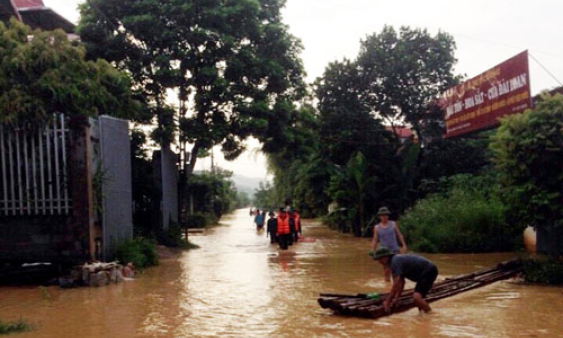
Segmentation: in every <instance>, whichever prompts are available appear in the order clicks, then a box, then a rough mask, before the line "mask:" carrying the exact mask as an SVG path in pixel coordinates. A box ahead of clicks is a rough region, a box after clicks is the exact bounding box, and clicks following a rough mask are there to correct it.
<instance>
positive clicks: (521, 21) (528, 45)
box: [44, 0, 563, 178]
mask: <svg viewBox="0 0 563 338" xmlns="http://www.w3.org/2000/svg"><path fill="white" fill-rule="evenodd" d="M44 2H45V4H46V6H47V7H50V8H52V9H54V10H55V11H57V12H58V13H59V14H61V15H63V16H64V17H66V18H68V19H69V20H70V21H73V22H77V21H78V17H79V14H78V10H77V9H76V7H77V5H78V4H79V3H81V2H83V0H44ZM562 13H563V1H561V0H536V1H530V0H495V1H491V0H472V1H452V0H449V1H448V0H426V1H417V0H409V1H406V0H403V1H399V0H385V1H381V0H287V5H286V8H285V10H284V12H283V14H284V21H285V23H286V24H287V25H289V28H290V31H291V33H292V34H294V35H295V36H297V37H298V38H300V39H301V41H302V42H303V46H304V47H305V50H304V51H303V54H302V58H303V61H304V64H305V69H306V71H307V80H308V81H310V82H311V81H313V80H314V79H315V78H316V77H318V76H321V75H322V72H323V70H324V68H325V67H326V65H327V64H328V63H329V62H331V61H334V60H341V59H342V58H343V57H347V58H350V59H353V58H355V56H356V55H357V53H358V51H359V46H360V44H359V43H360V40H361V39H363V38H364V37H365V36H366V35H368V34H371V33H374V32H380V31H381V29H382V28H383V26H384V25H386V24H387V25H392V26H394V27H396V28H399V27H400V26H410V27H419V28H427V29H428V30H429V32H430V33H432V34H434V33H436V32H438V31H439V30H442V31H445V32H447V33H449V34H451V35H453V36H454V38H455V41H456V43H457V51H456V58H457V59H458V63H457V66H456V72H457V73H459V74H465V75H466V76H467V77H468V78H471V77H474V76H476V75H478V74H480V73H482V72H483V71H485V70H487V69H489V68H492V67H494V66H495V65H497V64H499V63H501V62H502V61H504V60H506V59H508V58H510V57H512V56H514V55H516V54H518V53H519V52H521V51H523V50H526V49H527V50H528V51H529V53H530V55H531V57H530V60H529V62H530V82H531V86H532V94H536V93H539V92H540V91H542V90H544V89H550V88H553V87H556V86H558V85H559V84H558V82H557V81H556V80H555V79H554V78H553V77H555V78H556V79H558V81H560V82H563V23H562V22H561V15H562ZM535 59H536V60H537V61H539V62H540V63H541V64H542V65H543V67H545V68H546V69H547V70H548V71H549V72H550V73H551V74H552V75H553V77H552V76H550V75H549V74H548V72H547V71H545V70H544V69H543V68H542V67H541V66H540V65H539V64H538V62H537V61H536V60H535ZM258 148H259V144H258V143H257V142H249V149H258ZM217 157H220V154H219V152H216V158H217ZM218 161H219V163H220V165H221V166H222V167H224V168H227V169H229V170H233V171H235V172H236V173H238V174H241V175H245V176H251V177H259V178H263V177H266V168H265V165H264V158H263V156H261V155H260V154H257V152H256V151H253V152H247V153H244V154H243V155H241V156H240V157H239V159H237V160H236V161H234V162H226V161H224V160H222V159H221V158H219V159H218ZM203 167H206V168H208V167H209V160H207V161H201V163H200V165H199V166H198V168H199V169H201V168H203Z"/></svg>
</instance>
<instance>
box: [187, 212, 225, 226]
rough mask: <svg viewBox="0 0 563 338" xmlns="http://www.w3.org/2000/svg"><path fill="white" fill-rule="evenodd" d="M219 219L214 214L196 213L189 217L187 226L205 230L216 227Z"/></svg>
mask: <svg viewBox="0 0 563 338" xmlns="http://www.w3.org/2000/svg"><path fill="white" fill-rule="evenodd" d="M218 221H219V220H218V218H217V216H216V215H215V214H214V213H210V212H196V213H193V214H191V215H188V220H187V222H186V223H187V224H188V227H190V228H205V227H208V226H210V225H215V224H217V222H218Z"/></svg>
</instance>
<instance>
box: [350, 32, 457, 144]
mask: <svg viewBox="0 0 563 338" xmlns="http://www.w3.org/2000/svg"><path fill="white" fill-rule="evenodd" d="M455 47H456V46H455V42H454V40H453V37H452V36H450V35H449V34H447V33H444V32H439V33H438V34H436V35H435V36H431V35H430V34H429V33H428V31H426V30H422V29H412V28H409V27H401V28H400V30H399V31H398V32H397V31H395V29H394V28H393V27H390V26H385V27H384V28H383V30H382V32H381V33H379V34H377V33H374V34H372V35H368V36H367V37H366V39H365V40H363V41H362V43H361V49H360V54H359V56H358V59H357V61H356V63H357V65H356V67H358V75H359V78H360V81H359V82H358V84H357V85H358V86H361V90H360V92H361V93H362V97H361V100H362V102H363V103H364V104H365V105H366V106H368V107H369V110H370V111H373V112H378V113H379V114H380V116H381V117H382V118H384V119H385V120H386V121H387V122H388V123H390V124H395V123H396V121H397V120H404V121H405V122H407V123H409V124H411V125H412V127H413V129H414V130H415V131H416V133H417V135H418V137H419V139H420V140H421V141H422V142H424V141H426V140H427V138H432V137H440V136H441V132H440V130H439V129H436V128H434V124H435V123H436V122H440V121H442V119H443V115H442V112H441V111H440V109H436V104H435V102H436V101H437V99H438V97H439V96H440V95H441V93H442V92H443V91H444V90H446V89H448V88H450V87H452V86H453V85H455V84H457V82H458V80H459V79H458V78H457V77H454V76H453V67H454V65H455V63H456V61H457V60H456V59H455V57H454V50H455ZM424 126H426V127H425V128H424ZM423 129H424V130H423ZM431 131H434V132H437V133H438V134H437V135H436V134H435V133H434V135H432V133H429V132H431Z"/></svg>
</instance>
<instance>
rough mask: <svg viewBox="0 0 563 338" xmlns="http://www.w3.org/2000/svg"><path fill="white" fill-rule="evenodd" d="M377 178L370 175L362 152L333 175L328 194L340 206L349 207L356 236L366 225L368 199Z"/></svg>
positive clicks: (349, 214)
mask: <svg viewBox="0 0 563 338" xmlns="http://www.w3.org/2000/svg"><path fill="white" fill-rule="evenodd" d="M375 180H376V178H375V177H373V176H370V175H368V162H367V160H366V158H365V156H364V155H363V154H362V153H361V152H358V153H356V154H354V155H353V156H352V157H351V158H350V160H349V161H348V163H347V164H346V167H344V168H339V169H337V170H336V171H335V175H333V176H332V177H331V181H330V186H329V188H328V194H329V196H331V197H332V199H333V201H335V202H336V203H337V204H338V205H339V206H341V207H345V208H347V210H348V216H349V217H350V218H351V220H352V229H353V232H354V234H355V235H356V236H360V235H361V233H362V232H363V230H364V227H365V225H366V212H365V210H366V201H367V198H368V195H370V194H373V193H374V187H375Z"/></svg>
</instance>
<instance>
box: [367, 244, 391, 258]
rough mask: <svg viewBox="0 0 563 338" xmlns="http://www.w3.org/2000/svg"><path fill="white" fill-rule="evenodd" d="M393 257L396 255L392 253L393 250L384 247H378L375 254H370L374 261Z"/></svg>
mask: <svg viewBox="0 0 563 338" xmlns="http://www.w3.org/2000/svg"><path fill="white" fill-rule="evenodd" d="M393 255H394V253H392V252H391V250H389V249H387V248H386V247H384V246H383V245H380V246H378V247H377V249H376V250H375V252H372V253H370V256H372V257H373V259H380V258H383V257H387V256H393Z"/></svg>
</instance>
